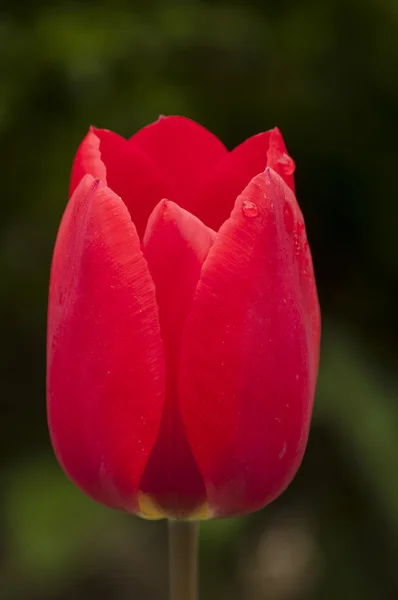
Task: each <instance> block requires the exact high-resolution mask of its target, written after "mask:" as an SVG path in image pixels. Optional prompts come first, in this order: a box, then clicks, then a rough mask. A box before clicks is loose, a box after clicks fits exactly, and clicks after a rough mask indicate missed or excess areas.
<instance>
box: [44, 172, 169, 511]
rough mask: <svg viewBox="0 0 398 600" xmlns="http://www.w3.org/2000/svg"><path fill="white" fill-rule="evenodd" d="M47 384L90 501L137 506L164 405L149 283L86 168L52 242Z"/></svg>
mask: <svg viewBox="0 0 398 600" xmlns="http://www.w3.org/2000/svg"><path fill="white" fill-rule="evenodd" d="M47 389H48V418H49V426H50V431H51V438H52V442H53V445H54V449H55V452H56V455H57V457H58V459H59V461H60V462H61V464H62V465H63V467H64V469H65V470H66V472H67V473H68V474H69V476H70V477H71V478H72V479H73V480H74V481H75V483H76V484H77V485H79V486H80V487H81V488H82V489H83V490H84V491H85V492H86V493H88V494H89V495H90V496H92V497H93V498H94V499H96V500H98V501H99V502H102V503H104V504H107V505H109V506H113V507H115V508H123V509H126V510H136V509H137V498H136V495H137V492H138V487H139V481H140V478H141V475H142V473H143V471H144V469H145V466H146V464H147V460H148V456H149V454H150V452H151V450H152V447H153V445H154V443H155V440H156V437H157V434H158V432H159V427H160V420H161V415H162V410H163V405H164V359H163V348H162V343H161V338H160V331H159V320H158V312H157V305H156V298H155V288H154V285H153V282H152V279H151V277H150V274H149V271H148V268H147V264H146V262H145V260H144V258H143V256H142V254H141V251H140V243H139V239H138V236H137V233H136V230H135V228H134V225H133V224H132V222H131V220H130V216H129V214H128V211H127V209H126V207H125V206H124V204H123V202H122V201H121V199H120V198H118V197H117V196H116V195H115V194H114V193H113V192H112V191H111V190H110V189H109V188H106V187H102V186H101V183H100V182H98V181H94V180H93V178H92V177H91V176H90V175H86V177H85V178H84V179H83V180H82V182H81V183H80V184H79V186H78V187H77V189H76V191H75V193H74V194H73V196H72V198H71V199H70V201H69V203H68V206H67V208H66V211H65V214H64V217H63V219H62V223H61V226H60V229H59V233H58V237H57V242H56V246H55V251H54V258H53V264H52V271H51V283H50V298H49V312H48V362H47Z"/></svg>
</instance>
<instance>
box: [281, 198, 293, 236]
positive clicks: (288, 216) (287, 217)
mask: <svg viewBox="0 0 398 600" xmlns="http://www.w3.org/2000/svg"><path fill="white" fill-rule="evenodd" d="M283 221H284V223H285V229H286V231H287V233H289V234H291V233H293V228H294V217H293V211H292V207H291V206H290V204H289V202H285V206H284V207H283Z"/></svg>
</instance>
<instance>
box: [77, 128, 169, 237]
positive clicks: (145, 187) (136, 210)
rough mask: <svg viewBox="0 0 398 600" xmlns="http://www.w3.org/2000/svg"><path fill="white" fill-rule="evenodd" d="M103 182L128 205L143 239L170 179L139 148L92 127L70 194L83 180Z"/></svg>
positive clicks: (105, 130)
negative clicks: (89, 179) (149, 219)
mask: <svg viewBox="0 0 398 600" xmlns="http://www.w3.org/2000/svg"><path fill="white" fill-rule="evenodd" d="M87 173H88V174H90V175H92V176H93V177H95V178H98V179H101V181H103V182H104V183H105V184H106V185H108V186H109V187H110V188H111V189H112V190H113V191H114V192H115V193H116V194H117V195H118V196H120V197H121V198H122V200H123V202H124V203H125V205H126V206H127V208H128V210H129V212H130V215H131V219H132V221H133V223H134V224H135V226H136V229H137V231H138V233H139V235H140V236H142V235H143V233H144V231H145V227H146V223H147V220H148V217H149V215H150V214H151V212H152V210H153V209H154V207H155V206H156V204H158V202H160V200H161V199H162V198H163V197H164V196H167V195H168V194H169V192H170V191H171V190H170V186H168V177H163V176H162V175H161V173H160V170H159V169H158V167H157V166H156V165H155V164H154V162H153V161H152V160H151V159H150V158H148V156H146V154H145V153H144V152H142V151H141V150H140V149H139V148H138V147H136V146H133V145H132V144H130V143H129V142H128V141H127V140H126V139H124V138H123V137H121V136H120V135H117V134H116V133H113V132H112V131H108V130H107V129H95V128H94V127H91V128H90V131H89V132H88V134H87V135H86V137H85V138H84V140H83V141H82V143H81V144H80V146H79V148H78V151H77V153H76V156H75V159H74V162H73V168H72V177H71V184H70V195H72V193H73V192H74V190H75V189H76V186H77V185H78V184H79V182H80V180H81V178H82V176H83V175H85V174H87Z"/></svg>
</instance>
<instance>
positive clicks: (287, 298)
mask: <svg viewBox="0 0 398 600" xmlns="http://www.w3.org/2000/svg"><path fill="white" fill-rule="evenodd" d="M319 328H320V324H319V306H318V300H317V295H316V289H315V283H314V277H313V272H312V263H311V257H310V254H309V249H308V244H307V243H306V240H305V229H304V224H303V221H302V216H301V212H300V210H299V208H298V206H297V203H296V199H295V196H294V194H293V192H292V191H291V189H290V188H289V187H288V186H287V185H286V184H285V182H284V181H283V180H282V178H281V177H280V176H279V175H278V174H277V173H275V172H274V171H273V170H272V169H269V168H268V169H266V171H265V173H261V174H260V175H258V176H256V177H255V178H254V179H253V180H252V181H251V182H250V183H249V185H248V186H247V188H246V189H245V190H244V191H243V193H242V194H241V196H239V198H238V199H237V201H236V204H235V208H234V210H233V212H232V214H231V217H230V219H228V220H227V221H226V222H225V223H224V225H223V226H222V227H221V229H220V231H219V233H218V235H217V237H216V240H215V242H214V245H213V246H212V248H211V249H210V251H209V254H208V257H207V259H206V261H205V263H204V265H203V268H202V272H201V278H200V281H199V284H198V288H197V292H196V295H195V298H194V301H193V304H192V308H191V311H190V314H189V316H188V319H187V321H186V326H185V329H184V335H183V341H182V347H181V365H180V382H179V398H180V408H181V414H182V420H183V423H184V425H185V430H186V434H187V438H188V441H189V443H190V445H191V448H192V451H193V454H194V456H195V458H196V461H197V463H198V466H199V469H200V471H201V473H202V476H203V479H204V481H205V485H206V490H207V498H208V502H209V506H210V510H211V511H212V512H213V515H214V516H233V515H238V514H244V513H247V512H250V511H254V510H257V509H259V508H260V507H262V506H264V505H265V504H267V503H268V502H270V501H271V500H273V499H274V498H275V497H276V496H277V495H278V494H279V493H281V492H282V491H283V489H284V488H285V487H286V486H287V485H288V483H289V482H290V481H291V479H292V477H293V475H294V473H295V472H296V470H297V468H298V466H299V464H300V461H301V459H302V456H303V453H304V449H305V445H306V441H307V436H308V430H309V422H310V413H311V409H312V403H313V395H314V389H315V379H316V370H317V362H318V351H319Z"/></svg>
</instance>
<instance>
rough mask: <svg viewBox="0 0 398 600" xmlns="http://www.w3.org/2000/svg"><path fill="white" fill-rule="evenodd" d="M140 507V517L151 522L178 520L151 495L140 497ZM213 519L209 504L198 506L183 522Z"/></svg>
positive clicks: (141, 494) (141, 495)
mask: <svg viewBox="0 0 398 600" xmlns="http://www.w3.org/2000/svg"><path fill="white" fill-rule="evenodd" d="M138 506H139V508H140V510H139V512H138V513H137V514H138V516H139V517H141V518H143V519H148V520H150V521H159V520H160V519H178V517H176V516H175V515H174V514H168V513H167V512H166V511H165V510H164V509H163V508H162V507H161V506H159V504H158V503H157V502H156V500H154V499H153V497H152V496H151V495H150V494H143V493H142V492H140V493H139V495H138ZM210 518H211V512H210V508H209V505H208V503H207V502H204V503H203V504H202V505H201V506H198V507H197V508H196V509H195V510H194V511H193V512H192V513H191V514H190V515H189V516H186V517H185V516H184V517H183V518H182V519H181V520H183V521H204V520H206V519H210Z"/></svg>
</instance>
